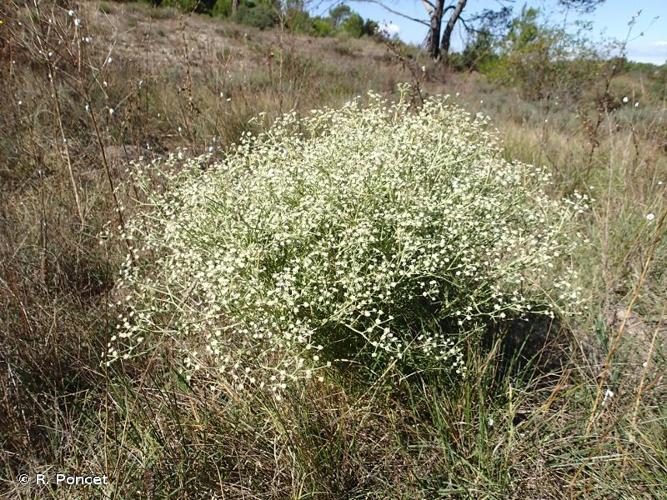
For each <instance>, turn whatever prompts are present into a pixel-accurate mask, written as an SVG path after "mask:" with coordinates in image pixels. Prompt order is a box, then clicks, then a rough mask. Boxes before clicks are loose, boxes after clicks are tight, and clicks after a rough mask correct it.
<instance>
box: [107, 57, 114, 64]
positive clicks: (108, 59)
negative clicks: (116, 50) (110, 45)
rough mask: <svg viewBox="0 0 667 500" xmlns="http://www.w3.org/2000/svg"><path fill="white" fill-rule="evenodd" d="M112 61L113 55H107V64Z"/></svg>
mask: <svg viewBox="0 0 667 500" xmlns="http://www.w3.org/2000/svg"><path fill="white" fill-rule="evenodd" d="M112 61H113V57H111V56H109V57H107V61H106V64H111V62H112Z"/></svg>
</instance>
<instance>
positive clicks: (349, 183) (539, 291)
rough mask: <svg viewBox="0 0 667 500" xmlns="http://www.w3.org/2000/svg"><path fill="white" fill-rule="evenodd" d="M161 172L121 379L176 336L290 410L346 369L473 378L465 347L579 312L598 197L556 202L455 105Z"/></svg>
mask: <svg viewBox="0 0 667 500" xmlns="http://www.w3.org/2000/svg"><path fill="white" fill-rule="evenodd" d="M158 167H159V170H160V171H161V172H163V173H164V172H169V171H172V172H174V173H173V174H171V175H167V174H165V175H166V177H168V180H167V186H168V188H167V190H166V192H162V193H160V194H158V193H156V192H155V191H153V190H151V189H150V188H149V185H150V183H149V182H147V179H148V178H149V177H148V176H139V181H138V182H139V184H140V185H141V186H143V188H144V190H145V191H146V193H147V197H148V201H147V205H148V207H146V210H144V211H142V214H143V215H140V216H138V217H136V218H135V219H134V220H133V221H131V224H130V226H129V229H128V231H129V232H130V233H129V234H127V235H126V236H127V237H128V238H130V239H131V241H132V242H133V244H134V245H135V246H136V247H135V249H134V258H133V259H129V258H128V260H127V265H126V266H125V268H124V271H123V276H122V279H121V282H120V284H119V287H120V288H122V289H124V290H125V291H126V296H125V298H124V299H123V300H122V301H120V302H119V303H118V304H117V306H118V308H119V317H120V321H119V324H118V332H117V334H116V335H114V337H113V338H112V339H111V342H110V344H109V362H112V361H113V360H115V359H118V358H121V357H125V358H127V357H131V356H136V355H141V354H142V353H145V352H146V351H148V350H150V349H151V348H154V347H155V346H156V345H157V344H158V339H159V338H165V336H166V337H167V338H169V339H171V340H172V341H173V342H175V343H176V345H177V346H178V348H179V349H181V350H182V352H183V353H184V354H183V359H184V369H185V370H186V371H187V373H189V374H191V373H192V372H193V371H195V370H197V369H198V368H204V367H209V368H210V367H213V368H215V369H216V370H218V371H219V375H218V376H219V377H222V379H223V380H225V381H227V382H228V383H230V384H231V386H232V387H234V388H237V389H243V388H257V389H260V388H262V389H266V390H269V391H273V392H274V393H275V394H276V397H280V393H281V391H282V390H283V389H285V388H286V387H287V386H288V385H289V384H290V383H291V382H294V381H297V380H300V379H304V378H310V377H322V376H323V375H324V370H325V369H326V368H327V367H328V366H331V365H332V364H336V363H342V362H346V363H349V362H356V363H358V364H360V365H362V366H365V367H368V368H369V369H372V370H380V369H381V370H385V369H387V368H390V367H395V368H397V369H399V370H400V369H402V368H403V369H409V370H415V369H416V370H427V369H447V370H454V371H456V372H458V373H463V372H464V370H465V367H464V366H463V362H462V359H463V357H462V350H461V347H460V344H461V343H460V339H461V338H463V337H465V336H467V335H468V334H470V333H474V332H479V331H482V330H483V329H484V328H486V327H487V326H488V325H489V324H492V323H495V322H499V321H507V320H509V319H516V318H522V317H526V316H527V315H530V314H546V315H551V316H553V315H554V314H563V313H567V312H568V311H571V310H573V309H572V307H573V306H574V305H576V304H577V302H578V300H579V299H578V294H577V289H576V287H575V286H574V285H572V283H573V280H572V276H573V271H572V270H571V269H570V268H569V267H568V264H567V259H568V255H570V254H571V252H572V251H573V248H574V245H575V244H576V241H577V238H576V237H573V232H572V231H573V230H574V227H575V226H574V219H575V217H576V215H577V213H579V212H581V211H582V210H584V208H585V205H586V199H585V197H582V196H575V197H574V198H572V199H570V200H567V201H566V200H555V199H552V198H551V197H550V196H548V195H547V192H546V189H547V186H548V184H549V175H548V174H547V173H545V172H544V171H543V170H541V169H539V168H536V167H534V166H530V165H526V164H521V163H510V162H507V161H505V160H503V159H502V157H501V152H500V148H499V146H498V144H497V141H496V139H495V136H494V134H493V133H492V132H491V131H489V127H488V120H487V119H485V118H484V117H482V116H479V115H477V116H473V115H470V114H469V113H467V112H465V111H464V110H462V109H460V108H458V107H455V106H453V105H450V104H449V103H448V100H447V98H446V97H435V98H431V99H429V100H427V101H426V102H425V103H424V105H423V106H422V107H420V108H419V109H413V108H411V107H410V105H409V104H407V103H406V101H405V100H404V99H401V100H399V101H398V102H389V101H387V100H384V99H383V98H381V97H380V96H378V95H373V94H371V95H369V98H368V102H367V103H366V104H362V101H361V100H355V101H352V102H350V103H348V104H346V105H344V106H343V107H342V108H341V109H337V110H333V109H325V110H320V111H313V112H312V113H311V114H310V115H309V116H308V117H305V118H299V117H297V116H296V114H294V113H292V114H287V115H285V116H283V117H282V118H281V119H279V120H278V121H277V122H276V123H275V124H274V125H272V126H271V127H270V128H269V129H268V131H267V132H265V133H262V134H259V135H256V136H253V135H249V134H248V135H246V136H244V137H243V139H242V140H241V141H240V143H239V144H238V145H237V146H235V147H234V148H233V149H232V150H231V151H230V152H229V154H228V155H227V156H226V157H225V158H224V159H222V160H213V159H212V158H211V157H210V156H202V157H197V158H191V159H185V158H183V157H182V155H181V157H180V158H179V157H176V156H174V157H171V158H170V159H168V160H162V161H161V164H160V165H159V166H158ZM153 170H158V169H157V168H154V169H153Z"/></svg>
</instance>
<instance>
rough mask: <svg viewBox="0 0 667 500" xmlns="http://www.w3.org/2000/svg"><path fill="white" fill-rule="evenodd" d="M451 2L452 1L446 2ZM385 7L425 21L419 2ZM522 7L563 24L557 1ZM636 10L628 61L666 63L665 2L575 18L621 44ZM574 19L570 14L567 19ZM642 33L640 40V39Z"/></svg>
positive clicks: (361, 8) (369, 6)
mask: <svg viewBox="0 0 667 500" xmlns="http://www.w3.org/2000/svg"><path fill="white" fill-rule="evenodd" d="M451 1H453V0H449V2H451ZM385 3H386V5H388V6H389V7H391V8H392V9H394V10H397V11H400V12H403V13H405V14H407V15H409V16H411V17H416V18H422V19H425V18H426V14H425V10H424V6H423V4H422V2H421V0H385ZM525 3H527V4H528V5H529V6H535V7H541V8H542V9H543V11H544V12H545V13H548V15H549V17H550V18H551V20H557V21H558V22H559V23H560V22H562V20H563V12H562V11H561V10H559V9H558V7H557V2H556V0H532V1H531V0H528V1H526V2H525ZM523 4H524V1H521V0H516V1H515V2H514V6H515V9H516V10H517V11H518V10H520V9H521V6H522V5H523ZM498 5H499V1H498V0H469V2H468V7H467V9H466V11H467V12H468V13H469V14H474V13H475V11H479V10H482V9H484V8H497V6H498ZM351 6H352V8H353V9H354V10H356V11H357V12H359V13H360V14H361V15H362V16H363V17H365V18H370V19H374V20H377V21H384V22H386V23H392V24H393V25H395V26H396V28H397V30H398V32H399V37H400V38H401V39H403V40H404V41H406V42H411V43H421V42H422V41H423V40H424V37H425V34H426V27H425V26H423V25H421V24H419V23H415V22H412V21H409V20H407V19H404V18H401V17H399V16H396V15H394V14H391V13H389V12H387V11H386V10H384V9H383V8H382V7H381V6H379V5H376V4H373V3H365V2H352V3H351ZM639 10H641V11H642V13H641V15H640V16H639V17H638V18H637V23H636V25H635V27H634V28H633V30H632V36H631V38H630V41H629V43H628V50H627V55H628V58H629V59H631V60H634V61H642V62H652V63H654V64H662V63H664V62H666V61H667V0H632V1H628V0H607V1H606V2H605V3H604V4H603V5H602V6H601V7H599V8H598V9H597V10H596V11H595V12H594V13H592V14H589V15H587V16H581V15H577V18H583V19H586V20H590V21H592V23H593V30H592V32H591V38H592V39H594V40H596V41H597V40H600V41H602V40H604V39H609V38H615V39H620V40H624V39H625V38H626V36H627V32H628V22H629V21H630V19H632V17H633V16H634V15H635V14H636V13H637V12H638V11H639ZM574 17H575V16H574V15H572V14H570V16H569V19H574ZM656 18H657V19H656ZM642 32H643V36H640V33H642ZM452 42H453V47H454V50H457V49H459V48H460V47H461V46H462V34H461V33H455V34H454V37H453V40H452Z"/></svg>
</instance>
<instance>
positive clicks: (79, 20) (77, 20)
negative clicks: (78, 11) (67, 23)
mask: <svg viewBox="0 0 667 500" xmlns="http://www.w3.org/2000/svg"><path fill="white" fill-rule="evenodd" d="M74 26H76V27H77V28H78V27H79V26H81V19H79V18H78V17H77V18H76V19H75V20H74Z"/></svg>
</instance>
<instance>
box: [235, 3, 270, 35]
mask: <svg viewBox="0 0 667 500" xmlns="http://www.w3.org/2000/svg"><path fill="white" fill-rule="evenodd" d="M234 20H235V21H236V22H239V23H241V24H247V25H248V26H252V27H253V28H259V29H261V30H263V29H266V28H271V27H273V26H276V25H277V24H278V21H279V17H278V12H277V11H276V9H275V8H274V7H272V6H270V5H267V4H265V3H259V4H257V5H254V6H251V5H248V4H242V5H240V6H239V8H238V9H237V11H236V14H235V15H234Z"/></svg>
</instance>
